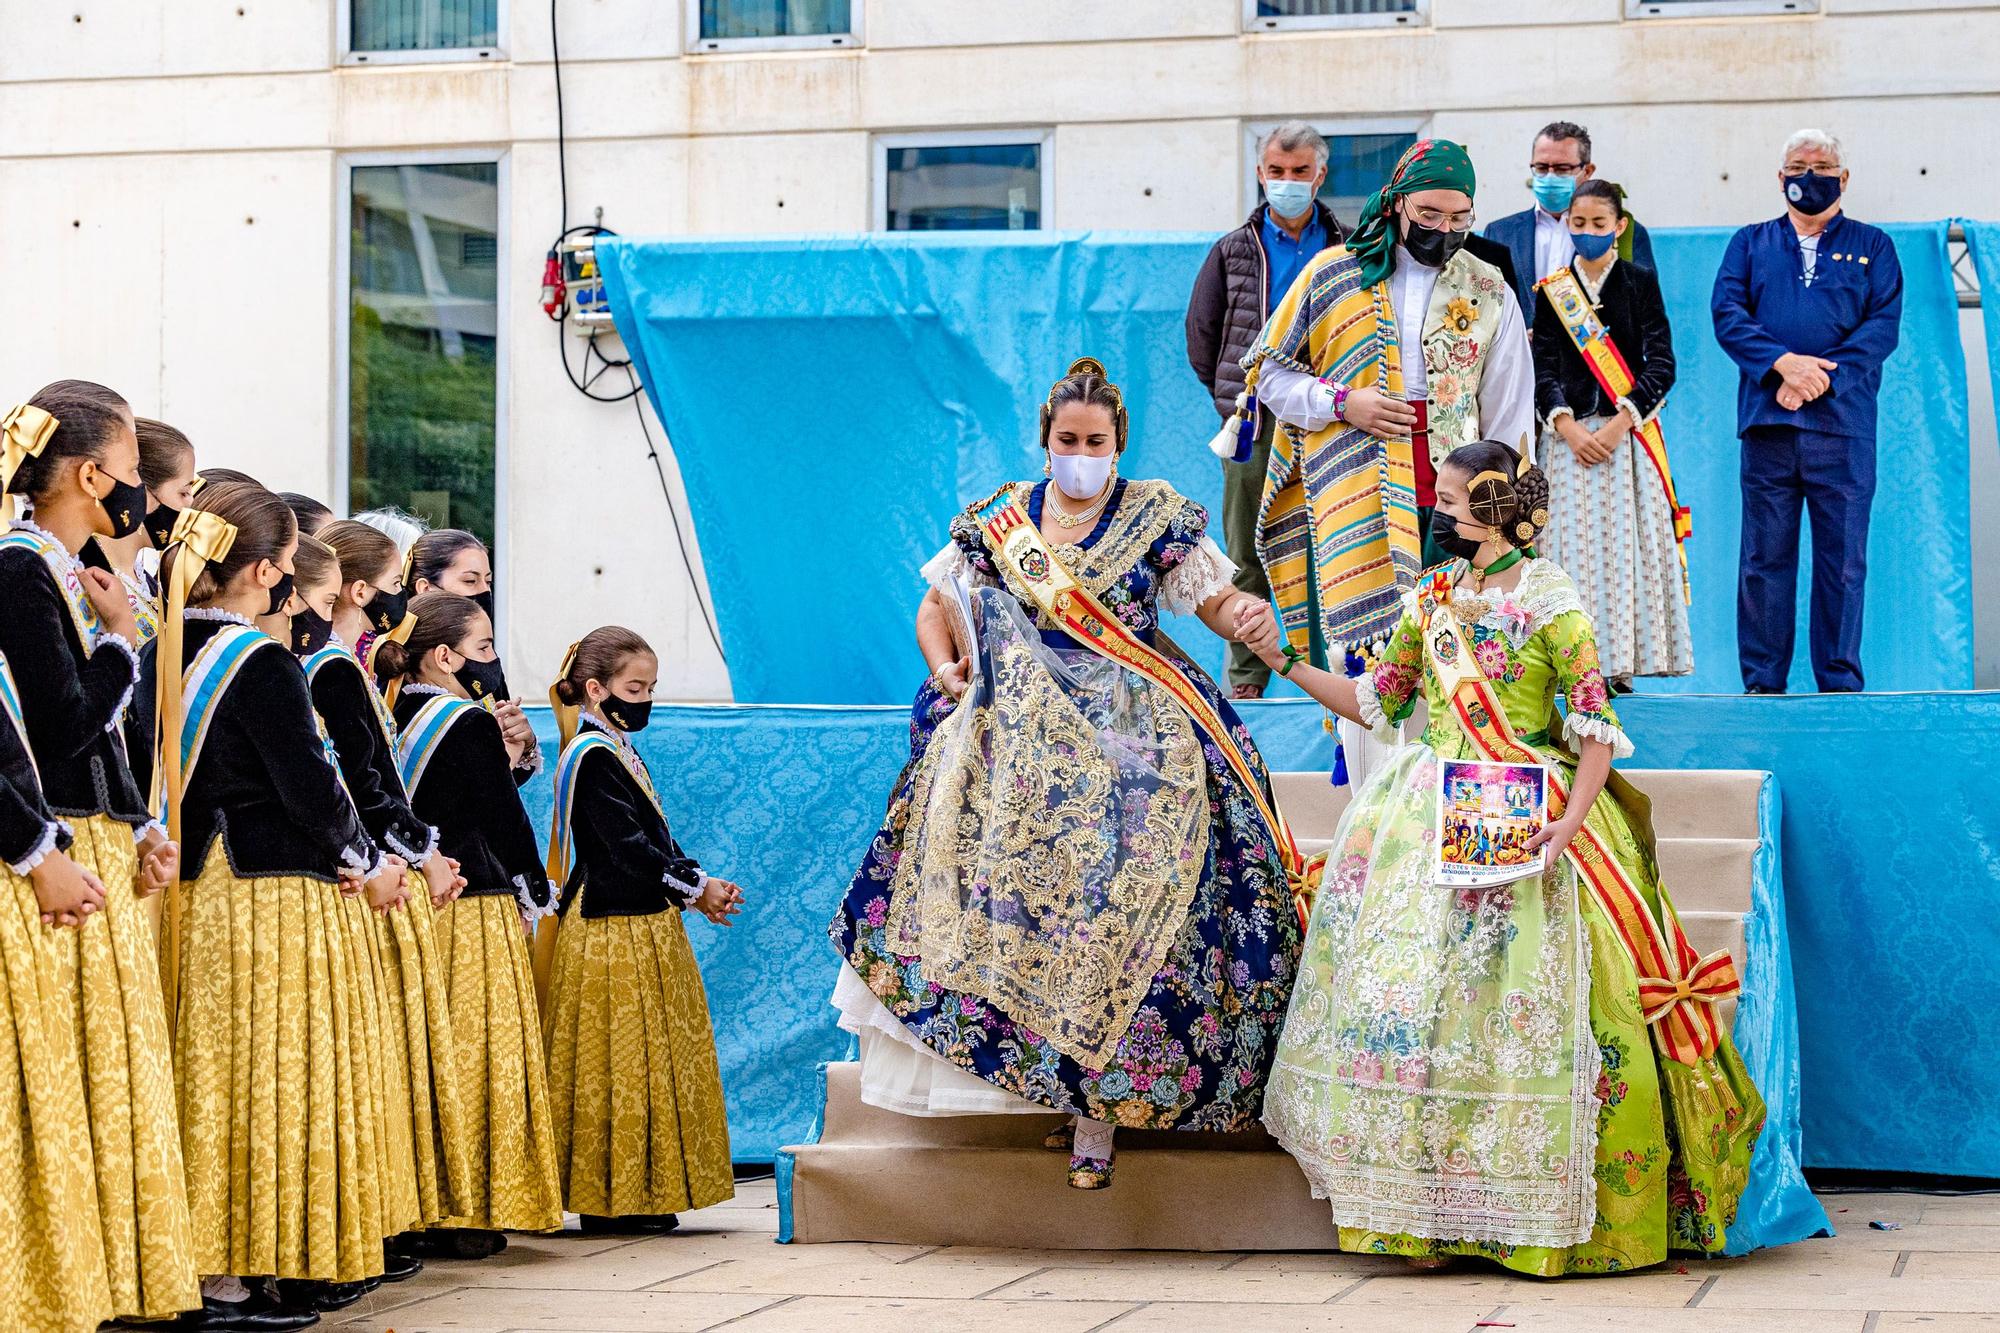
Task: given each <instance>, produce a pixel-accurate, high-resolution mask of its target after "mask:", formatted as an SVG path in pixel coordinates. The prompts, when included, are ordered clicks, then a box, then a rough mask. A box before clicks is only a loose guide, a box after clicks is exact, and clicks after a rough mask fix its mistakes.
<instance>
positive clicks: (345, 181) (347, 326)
mask: <svg viewBox="0 0 2000 1333" xmlns="http://www.w3.org/2000/svg"><path fill="white" fill-rule="evenodd" d="M503 3H504V0H503ZM465 165H492V166H494V167H496V168H497V170H496V172H495V179H494V189H495V198H494V208H495V210H496V211H495V213H494V241H495V248H496V251H497V253H496V255H495V259H494V263H495V265H496V269H495V286H494V291H493V303H494V312H493V313H494V319H493V545H494V548H495V549H496V550H510V549H511V547H510V546H509V545H508V535H509V526H510V525H509V522H508V489H509V488H508V485H507V472H508V467H509V464H510V462H511V458H510V455H511V453H512V449H511V447H510V439H509V433H508V411H507V405H508V400H509V398H510V397H511V391H512V387H513V377H512V366H511V364H510V362H511V359H512V354H513V341H514V340H513V338H512V337H511V336H510V333H509V329H508V321H509V315H510V312H511V309H512V303H513V293H512V286H513V283H512V280H511V279H512V275H513V271H514V268H513V255H512V249H513V246H512V244H511V240H512V238H511V234H510V228H509V227H508V225H507V224H508V221H509V219H510V214H511V208H512V203H513V189H512V187H513V182H512V174H513V173H512V167H513V154H512V153H511V151H510V150H508V149H505V148H466V149H455V150H452V151H448V152H445V151H440V152H398V151H395V150H384V151H369V152H356V153H336V154H335V155H334V160H333V169H334V173H335V180H334V191H333V196H334V218H333V237H334V245H333V267H334V275H333V290H334V308H333V413H332V417H333V451H332V452H333V494H332V495H330V496H328V497H327V503H328V506H329V507H330V508H331V509H332V510H333V512H334V513H335V514H336V515H338V516H339V517H341V518H350V517H352V514H351V513H350V512H349V510H350V506H351V502H352V498H353V495H352V490H351V488H352V485H353V481H354V470H353V459H352V458H351V457H350V456H349V449H350V447H351V445H352V443H353V440H352V436H351V434H350V431H351V428H352V426H353V412H352V406H351V402H350V399H349V394H350V393H351V392H352V389H353V381H354V372H353V337H354V329H353V324H354V316H353V308H354V296H353V285H354V231H353V220H354V169H355V168H356V167H446V166H465ZM498 574H499V571H497V570H496V571H495V576H496V578H497V577H498ZM502 614H503V616H504V614H505V613H504V611H503V612H502Z"/></svg>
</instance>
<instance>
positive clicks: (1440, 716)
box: [1264, 441, 1764, 1277]
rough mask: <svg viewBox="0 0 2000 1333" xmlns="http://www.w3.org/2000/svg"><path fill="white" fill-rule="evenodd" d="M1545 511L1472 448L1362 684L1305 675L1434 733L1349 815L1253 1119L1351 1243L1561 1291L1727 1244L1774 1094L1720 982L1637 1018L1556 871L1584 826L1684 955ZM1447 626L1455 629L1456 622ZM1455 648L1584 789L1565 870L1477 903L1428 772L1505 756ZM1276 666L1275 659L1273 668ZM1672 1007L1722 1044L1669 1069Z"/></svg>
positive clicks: (1368, 721)
mask: <svg viewBox="0 0 2000 1333" xmlns="http://www.w3.org/2000/svg"><path fill="white" fill-rule="evenodd" d="M1547 503H1548V483H1547V481H1546V480H1545V479H1544V478H1543V476H1542V474H1541V472H1540V471H1539V470H1538V469H1536V468H1534V467H1532V466H1524V465H1522V464H1521V463H1520V461H1519V460H1518V459H1517V458H1516V456H1515V455H1514V453H1513V452H1512V451H1511V450H1509V449H1507V448H1506V447H1505V446H1503V445H1500V444H1496V443H1493V442H1490V441H1488V442H1482V443H1479V444H1474V445H1468V446H1466V447H1465V448H1462V449H1459V450H1457V451H1456V452H1454V453H1453V454H1452V455H1451V456H1450V457H1449V458H1448V459H1446V461H1445V464H1444V466H1443V468H1442V469H1441V471H1440V475H1439V478H1438V511H1437V516H1436V520H1435V523H1436V527H1435V528H1434V530H1433V531H1434V535H1435V536H1437V538H1438V539H1439V541H1440V544H1441V545H1442V546H1443V548H1444V549H1445V550H1446V551H1447V552H1449V553H1451V554H1453V555H1454V556H1455V557H1456V558H1455V559H1454V560H1453V561H1452V562H1451V563H1450V564H1448V565H1445V566H1441V567H1439V569H1438V570H1435V571H1433V572H1432V573H1431V574H1429V575H1427V576H1426V577H1425V579H1423V580H1422V581H1420V583H1419V585H1418V588H1417V590H1416V591H1415V592H1413V593H1411V594H1410V595H1409V596H1408V597H1406V599H1405V606H1404V614H1403V620H1402V623H1401V626H1400V627H1399V628H1398V630H1397V631H1396V633H1395V635H1394V636H1393V637H1392V639H1391V640H1390V642H1389V644H1388V646H1387V648H1386V649H1385V651H1384V652H1383V654H1382V656H1381V658H1380V661H1379V663H1378V665H1377V666H1376V667H1375V669H1374V670H1373V672H1372V673H1370V674H1368V675H1365V676H1362V677H1360V678H1358V679H1354V680H1349V679H1346V678H1344V677H1342V676H1338V675H1332V674H1329V673H1327V672H1323V671H1319V670H1317V669H1315V668H1313V667H1311V666H1309V665H1306V664H1305V663H1303V662H1300V663H1298V664H1297V665H1296V666H1295V667H1293V668H1292V669H1291V670H1290V671H1289V674H1290V675H1291V677H1292V679H1293V680H1295V681H1297V682H1298V683H1299V685H1301V686H1302V687H1303V688H1304V689H1305V690H1306V691H1307V692H1308V693H1309V694H1311V695H1312V696H1313V697H1314V698H1316V699H1318V700H1319V701H1320V702H1321V703H1323V704H1324V705H1326V706H1327V707H1328V708H1330V709H1332V710H1333V711H1334V712H1336V713H1338V714H1340V715H1341V716H1343V717H1346V718H1349V719H1351V720H1354V721H1357V722H1359V723H1360V724H1361V725H1363V726H1366V727H1370V728H1372V729H1374V730H1375V731H1376V732H1377V733H1378V734H1380V735H1382V736H1383V738H1384V739H1386V740H1393V739H1394V732H1393V727H1394V724H1396V723H1398V722H1400V721H1402V720H1403V719H1405V718H1406V717H1408V716H1409V715H1410V714H1411V713H1412V712H1413V711H1414V708H1415V704H1416V700H1417V697H1418V694H1419V691H1421V692H1422V694H1423V696H1424V699H1425V702H1426V703H1427V705H1428V707H1429V724H1428V726H1427V727H1426V728H1425V730H1424V732H1423V735H1422V737H1421V739H1420V740H1419V741H1418V742H1417V743H1415V744H1411V745H1403V746H1401V747H1400V748H1398V749H1397V750H1395V751H1394V754H1393V757H1392V759H1391V760H1390V761H1389V762H1388V763H1387V764H1386V765H1385V766H1384V767H1383V769H1382V770H1381V771H1380V772H1378V773H1377V774H1376V775H1375V776H1374V777H1373V778H1371V779H1370V780H1369V782H1368V783H1367V785H1366V786H1364V787H1363V788H1362V789H1361V790H1360V791H1359V792H1358V793H1357V794H1356V796H1355V798H1354V801H1353V804H1352V805H1351V806H1350V807H1349V809H1348V811H1347V814H1346V816H1345V817H1344V818H1343V819H1342V821H1341V825H1340V830H1339V834H1338V836H1337V837H1336V839H1335V841H1334V845H1333V848H1332V851H1331V853H1330V854H1329V858H1328V864H1327V868H1326V875H1325V879H1324V881H1323V882H1322V884H1321V886H1320V889H1319V893H1318V897H1317V899H1316V901H1315V903H1314V906H1313V912H1312V923H1311V928H1310V932H1309V934H1308V936H1307V939H1306V943H1305V952H1304V958H1303V959H1302V961H1301V963H1300V970H1299V976H1298V980H1297V983H1296V985H1295V987H1294V990H1293V994H1292V1001H1291V1008H1290V1011H1289V1013H1288V1015H1287V1018H1286V1022H1285V1030H1284V1035H1283V1038H1282V1040H1281V1043H1280V1046H1279V1049H1278V1057H1277V1063H1276V1067H1275V1069H1274V1071H1273V1072H1272V1075H1271V1081H1270V1085H1269V1088H1268V1091H1267V1092H1266V1095H1265V1104H1264V1121H1265V1123H1266V1124H1267V1125H1268V1126H1269V1127H1270V1129H1271V1132H1272V1133H1273V1134H1274V1135H1275V1136H1276V1137H1277V1139H1278V1140H1279V1141H1280V1142H1281V1143H1282V1144H1283V1145H1284V1146H1285V1148H1286V1149H1287V1150H1289V1151H1290V1152H1291V1153H1292V1154H1293V1156H1295V1157H1297V1158H1298V1160H1299V1164H1300V1165H1301V1166H1302V1167H1303V1168H1304V1170H1305V1173H1306V1177H1307V1179H1308V1180H1309V1181H1310V1182H1311V1184H1312V1188H1313V1193H1314V1195H1315V1196H1316V1197H1321V1198H1325V1199H1327V1200H1328V1201H1329V1202H1330V1203H1331V1205H1332V1208H1333V1219H1334V1222H1335V1224H1336V1225H1337V1226H1338V1228H1339V1232H1340V1245H1341V1248H1342V1249H1347V1250H1358V1251H1369V1252H1375V1253H1385V1254H1398V1255H1403V1256H1406V1257H1408V1258H1410V1259H1412V1260H1414V1261H1416V1262H1418V1264H1419V1265H1420V1266H1427V1267H1428V1266H1436V1265H1438V1264H1441V1263H1443V1262H1444V1261H1445V1260H1446V1258H1447V1257H1448V1256H1452V1255H1473V1256H1479V1257H1483V1258H1487V1259H1491V1260H1494V1261H1497V1262H1498V1263H1500V1264H1503V1265H1505V1266H1506V1267H1508V1268H1511V1269H1515V1270H1517V1271H1519V1272H1523V1273H1529V1274H1534V1275H1537V1276H1543V1277H1553V1276H1557V1275H1560V1274H1565V1273H1604V1272H1617V1271H1623V1270H1627V1269H1633V1268H1643V1267H1645V1266H1647V1265H1649V1264H1657V1263H1660V1262H1662V1261H1663V1260H1665V1259H1666V1257H1667V1255H1668V1252H1669V1251H1683V1252H1689V1253H1695V1254H1714V1253H1719V1252H1720V1251H1721V1250H1722V1248H1723V1232H1724V1229H1725V1228H1726V1227H1727V1226H1728V1225H1729V1223H1730V1221H1731V1220H1732V1219H1733V1218H1734V1216H1735V1213H1736V1206H1737V1202H1738V1200H1739V1198H1740V1197H1741V1195H1742V1193H1743V1190H1744V1187H1745V1185H1746V1183H1747V1181H1748V1175H1749V1164H1750V1155H1751V1150H1752V1149H1753V1148H1754V1147H1755V1145H1756V1141H1757V1135H1758V1132H1759V1130H1760V1129H1761V1128H1762V1125H1763V1120H1764V1104H1763V1100H1762V1099H1761V1098H1760V1097H1759V1095H1758V1093H1757V1089H1756V1087H1755V1086H1754V1085H1753V1084H1752V1083H1751V1080H1750V1076H1749V1073H1748V1071H1747V1070H1746V1069H1745V1068H1744V1065H1743V1061H1742V1059H1741V1058H1740V1057H1739V1056H1738V1054H1737V1051H1736V1048H1735V1046H1734V1045H1733V1044H1732V1042H1731V1041H1730V1038H1729V1035H1728V1033H1727V1032H1726V1031H1722V1030H1721V1025H1720V1024H1719V1023H1710V1022H1708V1021H1707V1013H1706V1012H1705V1010H1706V1006H1707V1005H1708V1004H1709V1003H1710V1001H1711V999H1712V998H1713V997H1714V995H1715V994H1719V993H1721V991H1722V990H1726V987H1723V988H1721V989H1718V990H1716V991H1713V992H1711V994H1710V995H1709V996H1707V997H1704V996H1700V995H1697V996H1696V997H1694V998H1691V999H1690V998H1686V997H1685V995H1684V996H1683V999H1682V1000H1681V1001H1677V1002H1675V1005H1673V1006H1670V1007H1668V1008H1667V1009H1666V1010H1664V1011H1661V1010H1659V1009H1658V1006H1659V1004H1660V1001H1659V1000H1658V998H1657V996H1649V998H1648V999H1647V1001H1646V1002H1645V1003H1644V1004H1642V997H1641V988H1640V978H1641V973H1640V970H1639V968H1638V965H1637V964H1636V963H1635V961H1634V956H1633V953H1632V947H1633V946H1631V945H1629V944H1628V943H1627V942H1626V941H1627V938H1628V937H1629V936H1630V935H1631V934H1633V933H1634V932H1633V931H1632V928H1631V927H1632V922H1633V920H1634V919H1635V918H1634V917H1632V916H1630V915H1629V914H1628V915H1626V916H1625V917H1624V918H1623V919H1624V921H1625V929H1624V930H1621V929H1620V928H1619V925H1618V920H1617V919H1615V918H1614V915H1613V913H1612V911H1610V910H1607V908H1606V907H1605V906H1604V905H1603V904H1602V903H1601V902H1600V901H1599V898H1598V897H1597V896H1596V894H1595V893H1594V892H1593V891H1592V889H1591V887H1590V885H1589V884H1587V883H1586V882H1585V881H1583V880H1582V879H1581V878H1580V877H1579V873H1578V870H1577V863H1576V858H1574V857H1566V856H1565V855H1564V853H1565V851H1567V850H1569V849H1570V848H1571V847H1572V844H1573V843H1577V840H1578V839H1579V837H1580V836H1581V842H1580V843H1577V850H1578V851H1584V852H1588V851H1590V850H1591V849H1593V848H1595V849H1601V850H1603V851H1604V852H1605V853H1606V854H1607V855H1608V858H1609V859H1610V860H1611V861H1614V862H1615V863H1616V865H1617V866H1618V867H1619V868H1620V869H1622V870H1623V872H1624V876H1623V878H1624V880H1625V881H1627V882H1628V883H1629V893H1628V894H1627V896H1626V897H1625V898H1624V899H1622V900H1617V899H1614V900H1613V901H1624V902H1627V903H1630V904H1632V905H1633V907H1632V908H1630V909H1628V912H1629V911H1633V910H1640V909H1639V908H1638V904H1640V903H1643V911H1644V912H1645V913H1647V914H1650V915H1651V917H1652V919H1653V923H1654V924H1655V925H1656V926H1657V928H1658V933H1657V936H1656V938H1661V939H1678V938H1679V935H1680V932H1679V923H1678V921H1677V919H1676V918H1675V917H1674V915H1673V908H1672V905H1671V904H1670V903H1669V902H1668V901H1667V897H1666V894H1665V893H1664V892H1663V891H1662V889H1661V887H1660V883H1659V872H1658V867H1657V863H1656V860H1655V857H1654V855H1653V851H1652V837H1651V830H1650V827H1649V822H1648V820H1647V818H1646V815H1645V804H1644V800H1643V798H1641V797H1638V796H1637V794H1636V793H1635V792H1633V791H1632V790H1631V788H1630V787H1629V786H1627V785H1626V784H1625V783H1624V782H1623V781H1622V780H1621V779H1618V778H1616V777H1614V776H1613V775H1612V772H1611V762H1612V759H1613V758H1614V757H1621V758H1622V757H1624V756H1626V755H1629V754H1630V753H1631V751H1632V745H1631V742H1630V741H1629V740H1627V738H1626V736H1625V733H1624V731H1623V729H1622V728H1621V727H1620V726H1619V723H1618V718H1617V715H1616V714H1615V713H1614V712H1613V711H1612V708H1611V705H1610V702H1609V696H1608V691H1607V689H1606V686H1605V681H1604V677H1603V674H1602V673H1601V672H1600V670H1599V668H1598V660H1597V647H1596V644H1595V642H1594V640H1593V637H1592V631H1591V622H1590V618H1589V616H1588V615H1587V614H1586V613H1585V612H1584V611H1583V609H1582V607H1581V605H1580V604H1579V603H1578V600H1577V594H1576V589H1575V587H1574V585H1573V584H1572V583H1571V582H1570V580H1569V577H1568V576H1567V575H1565V574H1564V573H1563V572H1562V570H1561V569H1559V568H1557V567H1556V566H1555V565H1553V564H1550V563H1549V562H1547V561H1545V560H1538V559H1535V558H1534V557H1533V555H1532V552H1531V549H1530V543H1531V542H1532V541H1533V539H1534V536H1535V534H1536V533H1537V532H1538V531H1539V530H1540V528H1541V527H1542V526H1543V525H1544V524H1546V523H1547V521H1548V514H1547V508H1546V506H1547ZM1454 619H1455V621H1456V624H1457V626H1458V627H1459V629H1460V631H1461V634H1460V636H1459V637H1457V638H1455V639H1454V638H1452V637H1450V636H1449V635H1447V634H1443V633H1440V630H1441V629H1443V628H1444V627H1446V626H1448V625H1450V624H1451V622H1452V621H1453V620H1454ZM1440 644H1442V647H1440ZM1463 649H1469V651H1470V657H1471V659H1472V661H1473V662H1474V663H1475V664H1476V665H1477V667H1478V668H1479V673H1480V674H1482V675H1484V677H1485V678H1486V681H1487V683H1488V686H1489V690H1488V694H1489V696H1490V697H1491V698H1492V699H1493V700H1495V701H1497V703H1498V706H1499V708H1500V709H1502V710H1504V712H1505V714H1506V719H1507V722H1508V724H1509V729H1511V731H1512V733H1513V735H1514V737H1515V739H1516V740H1517V741H1518V742H1520V744H1522V745H1524V746H1526V747H1527V748H1529V749H1531V750H1533V751H1534V752H1535V755H1536V757H1538V758H1539V759H1540V760H1541V762H1542V763H1544V764H1546V765H1547V766H1548V768H1549V773H1550V776H1551V777H1552V778H1554V779H1556V780H1557V781H1558V782H1560V783H1561V784H1562V785H1563V786H1565V787H1567V789H1568V790H1569V800H1568V803H1567V806H1566V807H1565V808H1563V809H1562V810H1561V811H1560V812H1558V811H1557V809H1556V805H1557V803H1556V802H1555V801H1553V800H1552V802H1551V814H1550V823H1549V824H1548V826H1547V827H1546V828H1545V829H1544V830H1543V831H1542V832H1541V833H1540V834H1538V835H1537V836H1536V837H1535V838H1534V839H1533V840H1531V842H1530V843H1529V849H1530V850H1533V849H1534V848H1536V847H1543V846H1545V847H1546V848H1547V851H1548V854H1549V857H1548V864H1549V865H1550V866H1552V867H1554V868H1553V869H1552V870H1550V871H1549V872H1548V873H1546V874H1543V875H1541V876H1539V877H1535V878H1529V879H1524V880H1519V881H1516V882H1515V883H1512V884H1507V885H1502V886H1499V887H1494V888H1485V889H1458V888H1452V887H1449V886H1444V885H1440V884H1438V883H1436V882H1435V877H1436V865H1437V859H1438V856H1437V850H1438V849H1437V834H1436V824H1437V800H1438V767H1439V760H1440V759H1483V758H1486V757H1488V753H1487V752H1482V750H1481V749H1480V748H1479V747H1478V746H1477V745H1476V744H1475V742H1474V737H1473V736H1472V734H1471V733H1470V732H1469V731H1468V730H1467V727H1466V724H1465V723H1463V722H1461V720H1460V715H1459V714H1458V713H1457V712H1455V711H1454V709H1453V707H1452V695H1451V693H1450V690H1449V689H1448V687H1447V683H1446V682H1447V680H1449V679H1451V678H1452V677H1451V673H1449V672H1445V673H1443V674H1441V670H1442V668H1441V665H1440V656H1441V655H1442V656H1443V657H1444V659H1445V661H1446V663H1447V664H1449V663H1451V662H1454V661H1456V660H1458V656H1459V654H1460V652H1461V651H1462V650H1463ZM1272 665H1273V666H1275V667H1279V668H1284V667H1285V666H1286V660H1285V658H1284V657H1283V656H1282V655H1281V654H1279V653H1278V652H1275V651H1274V653H1273V654H1272ZM1461 688H1463V682H1461ZM1558 696H1560V697H1562V698H1563V699H1564V700H1565V701H1566V703H1567V712H1566V714H1565V713H1562V712H1558V711H1557V708H1556V700H1557V698H1558ZM1471 716H1472V718H1473V719H1474V724H1475V725H1477V723H1478V717H1479V715H1478V713H1477V710H1474V711H1473V713H1472V714H1471ZM1551 789H1552V792H1553V791H1554V789H1555V784H1554V783H1552V784H1551ZM1603 878H1604V877H1603V875H1602V873H1601V872H1600V874H1599V876H1598V881H1599V883H1602V882H1603ZM1650 929H1651V928H1650V927H1649V930H1650ZM1640 933H1645V932H1640ZM1713 961H1714V960H1710V962H1711V963H1713ZM1725 966H1726V965H1725ZM1667 970H1668V971H1677V970H1678V968H1677V967H1674V968H1668V969H1667ZM1693 970H1694V969H1693V968H1692V967H1690V968H1689V971H1690V972H1691V973H1692V971H1693ZM1683 1009H1684V1010H1685V1011H1686V1017H1685V1018H1684V1021H1683V1022H1682V1025H1681V1027H1680V1029H1679V1030H1680V1031H1683V1032H1686V1031H1693V1030H1695V1028H1694V1026H1693V1025H1694V1024H1699V1025H1701V1027H1702V1028H1703V1029H1705V1030H1706V1031H1707V1033H1708V1034H1709V1036H1708V1039H1707V1040H1706V1041H1703V1042H1701V1043H1700V1046H1705V1047H1707V1048H1708V1049H1707V1050H1706V1052H1705V1053H1704V1052H1703V1051H1702V1050H1701V1049H1699V1048H1696V1049H1689V1048H1688V1046H1687V1045H1686V1044H1685V1043H1683V1044H1681V1045H1679V1046H1675V1047H1673V1048H1672V1053H1671V1054H1670V1053H1669V1042H1670V1039H1669V1038H1668V1037H1667V1036H1666V1035H1664V1034H1665V1032H1666V1030H1667V1029H1668V1027H1669V1026H1670V1025H1669V1024H1667V1023H1663V1022H1657V1021H1656V1022H1654V1023H1651V1024H1649V1023H1648V1021H1647V1019H1648V1018H1649V1017H1654V1018H1656V1019H1657V1018H1659V1017H1662V1016H1664V1015H1665V1014H1671V1013H1674V1012H1677V1011H1678V1010H1683ZM1655 1032H1660V1033H1662V1034H1663V1035H1662V1036H1660V1037H1659V1038H1658V1039H1657V1041H1658V1044H1657V1045H1656V1037H1655V1035H1654V1034H1655Z"/></svg>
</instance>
